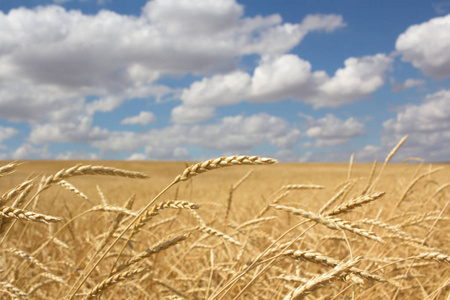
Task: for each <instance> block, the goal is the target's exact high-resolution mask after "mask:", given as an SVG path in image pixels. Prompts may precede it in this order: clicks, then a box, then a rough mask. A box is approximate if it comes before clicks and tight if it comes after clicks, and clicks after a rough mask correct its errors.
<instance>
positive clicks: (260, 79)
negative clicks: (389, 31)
mask: <svg viewBox="0 0 450 300" xmlns="http://www.w3.org/2000/svg"><path fill="white" fill-rule="evenodd" d="M391 64H392V58H390V57H388V56H387V55H385V54H376V55H373V56H364V57H352V58H349V59H347V60H346V61H345V62H344V67H343V68H340V69H338V70H337V71H336V73H335V74H334V76H333V77H330V76H329V75H328V74H327V73H326V72H325V71H312V70H311V69H312V67H311V64H310V63H309V62H308V61H305V60H303V59H301V58H299V57H298V56H296V55H293V54H283V55H278V56H271V55H267V56H263V57H262V59H261V62H260V64H259V65H258V66H257V67H256V68H255V70H254V72H253V75H250V74H248V73H245V72H242V71H235V72H232V73H229V74H225V75H215V76H212V77H210V78H203V79H202V80H201V81H197V82H194V83H192V84H191V86H190V87H189V88H187V89H184V90H183V92H182V95H181V100H182V105H180V106H178V107H176V108H175V109H174V111H173V112H172V119H173V121H174V122H179V123H188V122H199V121H204V120H207V119H208V118H212V117H213V116H214V113H213V112H214V108H215V107H218V106H225V105H232V104H236V103H239V102H241V101H248V102H251V103H261V102H277V101H282V100H285V99H295V100H298V101H303V102H305V103H308V104H311V105H312V106H313V107H315V108H319V107H339V106H342V105H345V104H349V103H352V102H355V101H357V100H360V99H363V98H366V97H368V96H369V95H370V94H371V93H373V92H375V91H376V90H378V89H379V88H380V87H381V86H382V85H383V84H384V83H385V74H386V71H387V70H389V69H390V68H391ZM196 109H199V110H202V109H203V110H207V111H208V114H204V115H203V117H200V116H199V118H183V117H182V116H183V113H184V112H185V113H186V115H188V116H190V115H192V113H191V111H195V110H196Z"/></svg>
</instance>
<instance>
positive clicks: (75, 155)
mask: <svg viewBox="0 0 450 300" xmlns="http://www.w3.org/2000/svg"><path fill="white" fill-rule="evenodd" d="M56 159H60V160H80V159H83V160H94V159H100V157H99V155H98V154H96V153H90V152H88V151H86V150H84V149H83V150H75V151H67V152H63V153H59V154H58V155H57V156H56Z"/></svg>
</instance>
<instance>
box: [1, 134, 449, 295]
mask: <svg viewBox="0 0 450 300" xmlns="http://www.w3.org/2000/svg"><path fill="white" fill-rule="evenodd" d="M403 142H404V140H402V141H400V142H399V144H398V145H397V146H396V147H395V148H394V149H393V151H392V152H391V153H390V154H389V155H388V157H387V158H386V160H385V162H384V163H383V164H381V166H380V165H379V164H377V162H376V161H375V162H374V163H373V164H357V163H353V157H352V158H351V162H350V164H349V165H344V164H325V163H323V164H322V163H320V164H319V163H317V164H274V163H275V162H276V160H274V159H270V158H260V157H257V156H230V157H222V158H217V159H212V160H208V161H205V162H201V163H196V164H192V165H190V166H185V165H184V164H183V163H176V162H172V163H162V162H109V163H108V164H109V165H110V166H109V167H103V166H101V165H100V164H99V165H98V166H93V165H87V164H78V165H76V164H75V163H72V162H45V161H34V162H5V163H4V164H3V166H2V167H0V188H1V193H2V196H1V199H0V205H1V206H0V232H1V236H0V243H1V248H0V249H1V250H0V260H1V264H0V294H1V295H2V297H4V298H5V299H7V298H8V297H10V298H12V299H100V298H102V299H304V298H305V299H445V297H448V295H449V293H450V256H449V246H450V226H449V224H450V222H449V219H450V216H449V209H448V206H449V203H450V197H449V196H450V169H449V166H448V165H427V164H424V163H423V162H420V163H416V164H406V162H405V163H402V164H389V161H390V159H391V158H392V156H394V155H395V152H396V151H397V150H398V148H399V147H400V146H401V144H402V143H403ZM414 160H417V159H414ZM74 164H75V166H74ZM102 164H106V163H105V162H102ZM272 164H274V165H272ZM223 167H232V168H223Z"/></svg>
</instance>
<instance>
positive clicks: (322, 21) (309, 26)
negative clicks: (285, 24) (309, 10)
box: [301, 14, 346, 32]
mask: <svg viewBox="0 0 450 300" xmlns="http://www.w3.org/2000/svg"><path fill="white" fill-rule="evenodd" d="M344 26H346V24H345V23H344V21H343V19H342V16H340V15H333V14H331V15H321V14H318V15H307V16H306V17H305V19H303V21H302V23H301V27H302V29H303V30H305V31H309V30H324V31H326V32H332V31H334V30H336V29H337V28H340V27H344Z"/></svg>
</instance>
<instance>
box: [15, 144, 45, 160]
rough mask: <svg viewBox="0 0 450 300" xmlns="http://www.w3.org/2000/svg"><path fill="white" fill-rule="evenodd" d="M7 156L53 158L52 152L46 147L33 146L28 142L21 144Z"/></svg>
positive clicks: (16, 157)
mask: <svg viewBox="0 0 450 300" xmlns="http://www.w3.org/2000/svg"><path fill="white" fill-rule="evenodd" d="M8 158H12V159H30V158H38V159H50V158H53V157H52V154H51V153H50V152H49V151H48V149H47V148H46V147H41V148H39V147H35V146H33V145H31V144H29V143H24V144H22V145H21V146H20V147H19V148H17V149H16V150H15V151H14V152H12V153H10V154H9V155H8Z"/></svg>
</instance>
